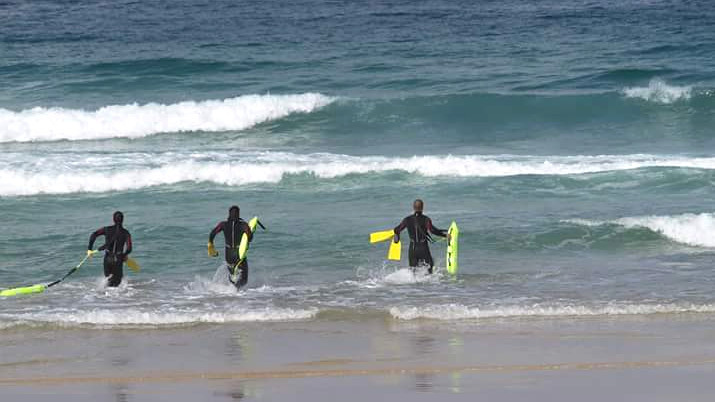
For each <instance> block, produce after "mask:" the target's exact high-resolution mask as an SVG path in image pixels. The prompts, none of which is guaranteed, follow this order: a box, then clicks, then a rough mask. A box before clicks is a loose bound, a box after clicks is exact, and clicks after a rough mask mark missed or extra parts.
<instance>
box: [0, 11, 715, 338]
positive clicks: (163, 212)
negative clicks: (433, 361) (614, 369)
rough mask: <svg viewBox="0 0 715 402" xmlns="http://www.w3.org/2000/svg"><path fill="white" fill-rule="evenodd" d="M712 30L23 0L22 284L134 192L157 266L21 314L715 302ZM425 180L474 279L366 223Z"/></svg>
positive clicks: (397, 313)
mask: <svg viewBox="0 0 715 402" xmlns="http://www.w3.org/2000/svg"><path fill="white" fill-rule="evenodd" d="M714 30H715V8H713V7H712V4H711V3H710V2H707V1H689V2H676V1H665V0H650V1H646V0H643V1H634V0H629V1H615V0H614V1H610V0H598V1H593V0H589V1H570V2H564V1H557V0H540V1H530V2H524V1H516V0H506V1H463V0H455V1H446V0H426V1H417V2H415V1H400V0H378V1H363V0H357V1H316V0H298V1H293V2H277V1H265V2H248V1H212V2H203V1H186V0H175V1H151V2H136V1H112V2H106V1H54V0H53V1H32V2H17V1H3V2H0V227H2V228H3V230H2V231H0V262H1V263H0V288H8V287H14V286H20V285H30V284H34V283H47V282H51V281H53V280H55V279H58V278H59V277H61V276H62V275H63V274H64V273H66V272H67V271H68V270H69V269H70V268H72V267H73V266H74V265H76V264H77V263H78V262H79V260H80V259H81V258H82V257H83V256H84V253H85V249H86V246H87V240H88V238H89V235H90V233H91V232H92V231H94V230H96V229H97V228H99V227H101V226H105V225H109V224H110V223H111V216H112V213H113V212H114V211H115V210H121V211H123V212H124V214H125V226H126V228H127V229H128V230H129V231H130V232H131V233H132V236H133V240H134V252H133V253H132V256H133V257H134V258H135V259H136V260H137V261H138V262H139V263H140V264H141V266H142V269H141V271H140V272H139V273H136V274H135V273H132V272H127V276H126V277H125V281H124V283H123V284H122V286H120V287H119V288H117V289H110V288H107V287H106V286H105V285H104V282H103V275H102V268H101V259H99V258H95V259H94V260H93V261H91V262H90V263H89V264H88V265H85V266H83V267H82V268H81V269H80V270H79V271H78V272H77V273H75V274H74V275H73V276H71V277H70V278H68V279H67V280H66V281H65V282H63V283H62V284H60V285H58V286H55V287H52V288H50V289H48V290H47V291H46V292H45V293H43V294H37V295H32V296H27V297H9V298H2V300H0V303H1V305H2V308H0V331H16V330H22V329H27V328H28V327H30V328H44V329H52V330H59V331H69V330H74V329H78V328H79V329H82V328H88V329H91V330H94V329H99V330H106V329H127V330H135V329H137V328H138V329H142V330H143V329H154V328H158V329H161V328H175V327H177V326H178V327H183V326H192V327H193V326H206V325H219V326H220V325H226V324H230V323H248V322H250V323H263V322H266V321H270V322H272V321H279V322H284V321H290V322H294V321H298V322H301V323H310V322H312V321H315V320H320V321H321V322H322V321H327V322H331V321H341V320H348V321H351V322H353V321H357V322H360V321H361V320H372V319H375V318H379V319H384V320H387V321H390V322H395V323H400V322H413V321H424V320H428V321H433V322H434V325H437V326H440V325H444V326H451V325H456V323H458V322H463V321H465V320H467V321H472V322H475V321H476V322H481V321H484V320H487V321H488V320H490V319H508V320H518V321H519V320H526V319H530V318H532V317H542V318H545V319H551V318H552V317H561V318H564V319H578V318H579V317H601V316H613V315H617V316H646V315H647V316H652V315H663V314H671V315H672V314H676V315H677V314H681V313H692V314H707V313H713V312H715V296H713V293H712V288H713V285H715V270H713V259H714V258H715V249H714V247H715V207H713V199H714V196H715V189H714V187H713V182H714V181H715V136H713V127H715V92H713V91H714V89H715V73H714V71H715V57H713V54H715V35H713V31H714ZM415 198H422V199H424V200H425V204H426V209H425V213H426V214H427V215H429V216H430V217H431V218H432V219H433V221H434V223H435V225H436V226H437V227H439V228H447V227H448V226H449V224H450V223H451V222H452V221H456V222H457V223H458V224H459V225H460V229H461V237H460V271H459V275H458V276H457V277H455V278H453V277H450V276H449V275H447V274H446V273H445V272H444V266H445V261H444V260H445V258H444V255H445V244H444V242H437V243H434V244H433V245H432V252H433V255H434V256H435V260H436V262H437V268H438V269H437V271H438V272H437V273H436V274H435V275H427V274H425V273H424V272H419V271H418V272H416V273H413V272H412V271H411V270H410V269H409V268H408V267H407V261H406V259H405V258H403V260H402V261H401V262H387V261H385V256H386V252H387V246H386V244H377V245H371V244H369V243H368V234H369V233H370V232H374V231H379V230H386V229H389V228H392V227H394V226H396V225H397V224H398V223H399V222H400V220H401V219H402V218H403V217H405V216H406V215H408V214H410V212H411V204H412V201H413V200H414V199H415ZM233 204H238V205H240V206H241V211H242V216H243V217H244V218H250V217H252V216H259V217H260V218H261V221H262V222H263V223H264V224H265V225H266V227H267V228H268V230H266V231H261V230H259V231H258V232H257V233H256V236H255V241H254V242H253V244H252V246H251V250H250V255H249V265H250V274H249V281H248V285H247V286H246V287H245V288H244V289H241V290H240V291H238V292H237V291H236V290H235V288H233V286H232V285H230V284H229V283H228V281H227V278H226V275H225V268H223V267H222V263H221V261H222V258H218V259H212V258H209V257H207V255H206V242H207V238H208V234H209V231H210V230H211V229H212V228H213V227H214V226H215V225H216V223H217V222H218V221H220V220H223V219H225V218H226V216H227V211H228V208H229V206H231V205H233ZM100 244H101V243H100ZM222 248H223V245H222V241H221V240H219V241H218V242H217V249H219V250H221V249H222ZM405 251H406V250H405ZM403 254H405V252H403ZM252 325H253V324H252Z"/></svg>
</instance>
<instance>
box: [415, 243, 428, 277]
mask: <svg viewBox="0 0 715 402" xmlns="http://www.w3.org/2000/svg"><path fill="white" fill-rule="evenodd" d="M415 266H426V267H427V269H428V271H429V273H432V256H431V255H430V252H429V246H428V245H427V243H416V246H415Z"/></svg>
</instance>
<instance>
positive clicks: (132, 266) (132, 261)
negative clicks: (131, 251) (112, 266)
mask: <svg viewBox="0 0 715 402" xmlns="http://www.w3.org/2000/svg"><path fill="white" fill-rule="evenodd" d="M127 267H129V269H131V270H132V271H133V272H139V270H140V269H141V267H140V266H139V264H138V263H137V261H136V260H135V259H134V258H131V257H127Z"/></svg>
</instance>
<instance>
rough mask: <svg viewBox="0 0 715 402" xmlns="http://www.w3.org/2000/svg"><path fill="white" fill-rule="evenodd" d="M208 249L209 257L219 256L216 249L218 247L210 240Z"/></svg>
mask: <svg viewBox="0 0 715 402" xmlns="http://www.w3.org/2000/svg"><path fill="white" fill-rule="evenodd" d="M207 251H208V254H209V257H218V251H216V247H214V244H213V243H211V242H209V245H208V249H207Z"/></svg>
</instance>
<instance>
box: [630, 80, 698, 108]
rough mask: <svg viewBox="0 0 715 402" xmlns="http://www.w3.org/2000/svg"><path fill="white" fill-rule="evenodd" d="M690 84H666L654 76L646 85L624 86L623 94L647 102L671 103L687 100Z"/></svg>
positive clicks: (690, 90) (690, 91)
mask: <svg viewBox="0 0 715 402" xmlns="http://www.w3.org/2000/svg"><path fill="white" fill-rule="evenodd" d="M692 92H693V87H692V86H675V85H668V84H666V83H665V81H663V80H661V79H658V78H654V79H652V80H650V82H649V83H648V86H647V87H631V88H624V89H623V94H624V95H625V96H626V97H627V98H640V99H643V100H646V101H648V102H653V103H661V104H671V103H674V102H678V101H682V100H688V99H690V97H691V96H692Z"/></svg>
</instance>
